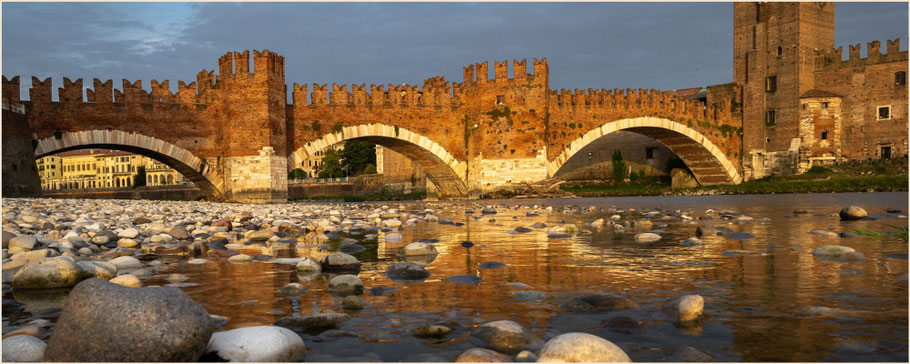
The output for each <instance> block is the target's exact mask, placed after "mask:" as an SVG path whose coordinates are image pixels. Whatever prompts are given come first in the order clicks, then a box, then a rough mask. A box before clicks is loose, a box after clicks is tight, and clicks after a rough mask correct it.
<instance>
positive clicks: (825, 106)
mask: <svg viewBox="0 0 910 364" xmlns="http://www.w3.org/2000/svg"><path fill="white" fill-rule="evenodd" d="M827 108H828V102H827V101H825V102H822V109H827Z"/></svg>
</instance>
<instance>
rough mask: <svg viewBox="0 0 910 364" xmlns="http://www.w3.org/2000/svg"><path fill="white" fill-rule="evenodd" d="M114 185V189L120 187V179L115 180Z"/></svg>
mask: <svg viewBox="0 0 910 364" xmlns="http://www.w3.org/2000/svg"><path fill="white" fill-rule="evenodd" d="M114 184H115V185H116V187H120V179H119V178H118V179H117V180H115V181H114Z"/></svg>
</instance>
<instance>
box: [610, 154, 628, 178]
mask: <svg viewBox="0 0 910 364" xmlns="http://www.w3.org/2000/svg"><path fill="white" fill-rule="evenodd" d="M613 180H614V181H615V182H622V181H625V180H626V162H624V161H623V160H622V153H620V152H619V150H615V151H613Z"/></svg>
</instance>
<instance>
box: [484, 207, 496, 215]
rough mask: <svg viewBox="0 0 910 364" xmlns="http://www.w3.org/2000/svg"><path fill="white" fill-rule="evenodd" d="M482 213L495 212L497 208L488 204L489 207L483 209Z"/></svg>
mask: <svg viewBox="0 0 910 364" xmlns="http://www.w3.org/2000/svg"><path fill="white" fill-rule="evenodd" d="M480 213H481V214H495V213H496V209H494V208H493V207H490V206H487V207H484V208H483V209H481V210H480Z"/></svg>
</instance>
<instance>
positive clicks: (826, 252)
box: [812, 245, 856, 257]
mask: <svg viewBox="0 0 910 364" xmlns="http://www.w3.org/2000/svg"><path fill="white" fill-rule="evenodd" d="M855 251H856V250H854V249H853V248H851V247H848V246H842V245H825V246H821V247H818V248H816V249H815V250H813V251H812V255H814V256H816V257H840V256H842V255H844V254H847V253H853V252H855Z"/></svg>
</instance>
